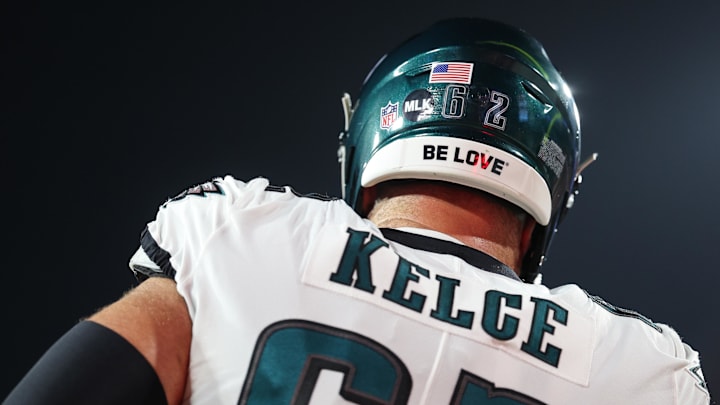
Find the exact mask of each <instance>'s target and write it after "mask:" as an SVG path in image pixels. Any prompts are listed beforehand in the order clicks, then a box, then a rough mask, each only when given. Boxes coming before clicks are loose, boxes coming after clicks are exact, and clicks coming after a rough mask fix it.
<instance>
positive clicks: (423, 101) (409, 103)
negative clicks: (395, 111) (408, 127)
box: [403, 89, 435, 122]
mask: <svg viewBox="0 0 720 405" xmlns="http://www.w3.org/2000/svg"><path fill="white" fill-rule="evenodd" d="M434 107H435V102H434V101H433V99H432V94H430V92H429V91H427V90H425V89H418V90H415V91H413V92H412V93H410V94H408V96H407V97H405V101H404V102H403V116H404V117H405V118H407V119H408V120H410V121H412V122H418V121H421V120H424V119H425V118H428V117H429V116H430V115H432V113H433V109H434Z"/></svg>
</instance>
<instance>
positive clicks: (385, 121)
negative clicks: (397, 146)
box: [380, 101, 399, 129]
mask: <svg viewBox="0 0 720 405" xmlns="http://www.w3.org/2000/svg"><path fill="white" fill-rule="evenodd" d="M398 104H399V103H391V102H390V101H388V103H387V105H386V106H385V107H383V108H381V109H380V128H383V129H388V128H390V126H392V124H393V123H394V122H395V120H397V117H398Z"/></svg>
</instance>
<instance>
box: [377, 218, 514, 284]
mask: <svg viewBox="0 0 720 405" xmlns="http://www.w3.org/2000/svg"><path fill="white" fill-rule="evenodd" d="M402 229H403V230H400V229H393V228H380V231H381V232H382V234H383V236H384V237H385V238H387V239H390V240H391V241H394V242H397V243H400V244H403V245H405V246H408V247H411V248H413V249H419V250H425V251H427V252H433V253H440V254H447V255H453V256H456V257H458V258H460V259H462V260H463V261H465V262H466V263H468V264H470V265H472V266H475V267H478V268H480V269H483V270H485V271H489V272H491V273H495V274H501V275H503V276H506V277H510V278H511V279H513V280H517V281H521V282H522V280H521V279H520V277H518V275H517V274H516V273H515V272H514V271H513V270H512V269H511V268H510V267H508V266H506V265H505V264H503V263H502V262H500V261H499V260H497V259H495V258H494V257H492V256H490V255H488V254H486V253H483V252H481V251H479V250H476V249H473V248H471V247H469V246H466V245H463V244H461V243H460V242H459V241H456V240H455V239H453V238H450V237H449V236H447V235H445V234H441V233H438V232H435V231H427V230H424V229H416V228H402ZM426 231H427V232H426ZM420 233H424V234H425V235H421V234H420Z"/></svg>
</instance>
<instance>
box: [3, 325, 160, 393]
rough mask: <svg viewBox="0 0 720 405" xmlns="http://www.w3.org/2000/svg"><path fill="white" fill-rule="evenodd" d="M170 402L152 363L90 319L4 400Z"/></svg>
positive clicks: (47, 354) (62, 340)
mask: <svg viewBox="0 0 720 405" xmlns="http://www.w3.org/2000/svg"><path fill="white" fill-rule="evenodd" d="M16 404H17V405H21V404H22V405H33V404H43V405H47V404H75V405H82V404H88V405H89V404H93V405H97V404H103V405H114V404H118V405H119V404H123V405H127V404H140V405H150V404H167V400H166V399H165V392H164V391H163V387H162V384H161V383H160V380H159V379H158V377H157V374H155V370H153V368H152V366H151V365H150V363H148V362H147V360H145V357H143V356H142V354H140V352H138V351H137V350H136V349H135V347H133V345H131V344H130V343H129V342H128V341H127V340H125V339H124V338H123V337H122V336H120V335H118V334H117V333H115V332H113V331H112V330H110V329H108V328H106V327H104V326H102V325H99V324H97V323H94V322H91V321H83V322H80V323H78V324H77V325H75V327H73V328H72V329H70V330H69V331H68V332H67V333H66V334H65V335H63V336H62V337H61V338H60V339H59V340H58V341H57V342H55V344H54V345H53V346H51V347H50V349H48V351H47V352H45V354H44V355H43V356H42V357H41V358H40V360H39V361H38V362H37V363H36V364H35V365H34V366H33V368H32V369H30V371H29V372H28V373H27V375H25V377H24V378H23V379H22V380H21V381H20V383H19V384H18V385H17V386H16V387H15V389H14V390H13V391H12V392H11V393H10V395H9V396H8V397H7V399H6V400H5V402H3V405H16Z"/></svg>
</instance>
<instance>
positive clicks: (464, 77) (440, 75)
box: [429, 62, 473, 84]
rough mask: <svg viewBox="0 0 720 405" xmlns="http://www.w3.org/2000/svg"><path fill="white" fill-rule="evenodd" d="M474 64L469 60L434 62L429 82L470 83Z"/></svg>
mask: <svg viewBox="0 0 720 405" xmlns="http://www.w3.org/2000/svg"><path fill="white" fill-rule="evenodd" d="M472 71H473V64H472V63H467V62H433V64H432V69H431V70H430V81H429V83H463V84H470V80H471V79H472Z"/></svg>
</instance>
